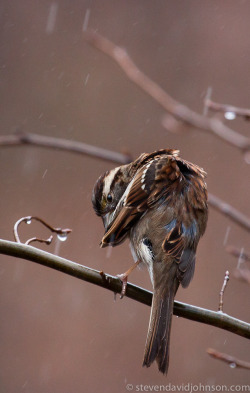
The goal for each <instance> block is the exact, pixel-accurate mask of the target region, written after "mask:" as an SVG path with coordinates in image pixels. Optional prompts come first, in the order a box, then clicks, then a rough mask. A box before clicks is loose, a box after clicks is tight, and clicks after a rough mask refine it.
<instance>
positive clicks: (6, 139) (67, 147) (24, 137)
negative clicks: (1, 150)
mask: <svg viewBox="0 0 250 393" xmlns="http://www.w3.org/2000/svg"><path fill="white" fill-rule="evenodd" d="M18 145H32V146H39V147H46V148H52V149H59V150H64V151H68V152H74V153H79V154H86V155H88V156H91V157H97V158H102V159H103V160H107V161H112V162H118V163H120V164H128V163H129V162H131V157H130V156H129V155H128V154H122V153H117V152H114V151H111V150H107V149H103V148H101V147H96V146H92V145H88V144H86V143H82V142H76V141H70V140H67V139H62V138H54V137H50V136H43V135H36V134H29V133H23V132H18V133H16V134H12V135H3V136H0V146H18Z"/></svg>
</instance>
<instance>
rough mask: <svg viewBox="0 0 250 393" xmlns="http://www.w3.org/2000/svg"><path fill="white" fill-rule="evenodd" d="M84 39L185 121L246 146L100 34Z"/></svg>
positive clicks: (243, 148)
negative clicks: (147, 74) (170, 92)
mask: <svg viewBox="0 0 250 393" xmlns="http://www.w3.org/2000/svg"><path fill="white" fill-rule="evenodd" d="M84 37H85V39H86V41H87V42H89V43H90V44H91V45H93V46H95V47H96V48H97V49H99V50H101V51H102V52H103V53H105V54H106V55H108V56H110V57H111V58H112V59H113V60H115V61H116V63H117V64H118V65H119V66H120V67H121V68H122V70H123V71H124V72H125V74H126V75H127V77H128V78H129V79H130V80H131V81H132V82H134V83H135V84H136V85H137V86H139V87H140V88H141V89H142V90H143V91H144V92H146V93H147V94H148V95H150V97H152V98H153V99H154V100H155V101H156V102H158V104H160V105H161V106H162V107H163V108H164V109H165V110H166V111H167V112H169V113H171V114H172V115H173V116H174V117H176V118H177V119H179V120H181V121H183V122H184V123H187V124H188V125H190V126H192V127H195V128H197V129H200V130H202V131H205V132H209V133H213V134H214V135H216V136H217V137H219V138H221V139H222V140H224V141H225V142H227V143H229V144H230V145H232V146H234V147H237V148H238V149H240V150H241V151H242V152H247V151H248V150H250V139H249V138H246V137H245V136H243V135H241V134H239V133H237V132H236V131H234V130H232V129H231V128H229V127H227V126H226V125H225V124H223V123H222V122H221V121H220V120H218V119H213V118H208V117H205V116H202V115H200V114H198V113H196V112H194V111H192V110H191V109H189V108H188V107H187V106H185V105H183V104H181V103H179V102H178V101H176V100H174V99H173V98H172V97H171V96H170V95H169V94H168V93H166V92H165V91H164V90H163V89H162V87H160V86H159V85H157V84H156V83H155V82H153V81H152V80H151V79H150V78H148V77H147V76H146V75H145V74H144V73H143V72H142V71H141V70H140V69H139V68H138V67H137V66H136V64H135V63H134V62H133V61H132V59H131V58H130V57H129V55H128V54H127V52H126V51H125V50H124V49H122V48H120V47H119V46H116V45H115V44H113V42H111V41H109V40H108V39H107V38H105V37H103V36H101V35H100V34H98V33H96V32H94V31H92V30H87V31H86V32H84Z"/></svg>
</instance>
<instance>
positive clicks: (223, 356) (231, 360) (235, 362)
mask: <svg viewBox="0 0 250 393" xmlns="http://www.w3.org/2000/svg"><path fill="white" fill-rule="evenodd" d="M207 353H208V354H209V355H210V356H212V357H213V358H215V359H219V360H222V361H223V362H226V363H228V364H229V365H230V367H232V368H236V367H239V368H246V369H247V370H250V363H249V362H246V361H244V360H240V359H237V358H235V357H234V356H231V355H228V354H227V353H222V352H218V351H216V350H215V349H213V348H208V349H207Z"/></svg>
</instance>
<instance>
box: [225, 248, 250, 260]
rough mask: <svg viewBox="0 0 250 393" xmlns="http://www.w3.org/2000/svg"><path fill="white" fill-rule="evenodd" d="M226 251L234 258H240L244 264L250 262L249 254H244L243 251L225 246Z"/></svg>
mask: <svg viewBox="0 0 250 393" xmlns="http://www.w3.org/2000/svg"><path fill="white" fill-rule="evenodd" d="M226 251H227V252H228V253H229V254H232V255H233V256H234V257H236V258H240V259H241V260H242V261H244V262H250V254H249V253H247V252H245V251H244V250H243V249H240V248H237V247H234V246H227V247H226Z"/></svg>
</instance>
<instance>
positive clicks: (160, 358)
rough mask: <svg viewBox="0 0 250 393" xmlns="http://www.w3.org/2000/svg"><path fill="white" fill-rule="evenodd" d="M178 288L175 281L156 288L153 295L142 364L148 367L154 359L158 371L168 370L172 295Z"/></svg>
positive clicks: (165, 371)
mask: <svg viewBox="0 0 250 393" xmlns="http://www.w3.org/2000/svg"><path fill="white" fill-rule="evenodd" d="M177 288H178V283H177V282H176V281H175V282H174V283H172V286H171V287H170V288H168V287H166V288H164V290H163V291H162V290H161V288H159V289H156V290H155V291H154V295H153V301H152V306H151V314H150V321H149V328H148V334H147V340H146V347H145V352H144V360H143V366H146V367H149V366H150V365H151V364H152V363H153V361H154V360H156V362H157V364H158V368H159V371H161V372H162V373H163V374H167V372H168V364H169V342H170V331H171V321H172V315H173V307H174V296H175V293H176V291H177Z"/></svg>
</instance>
